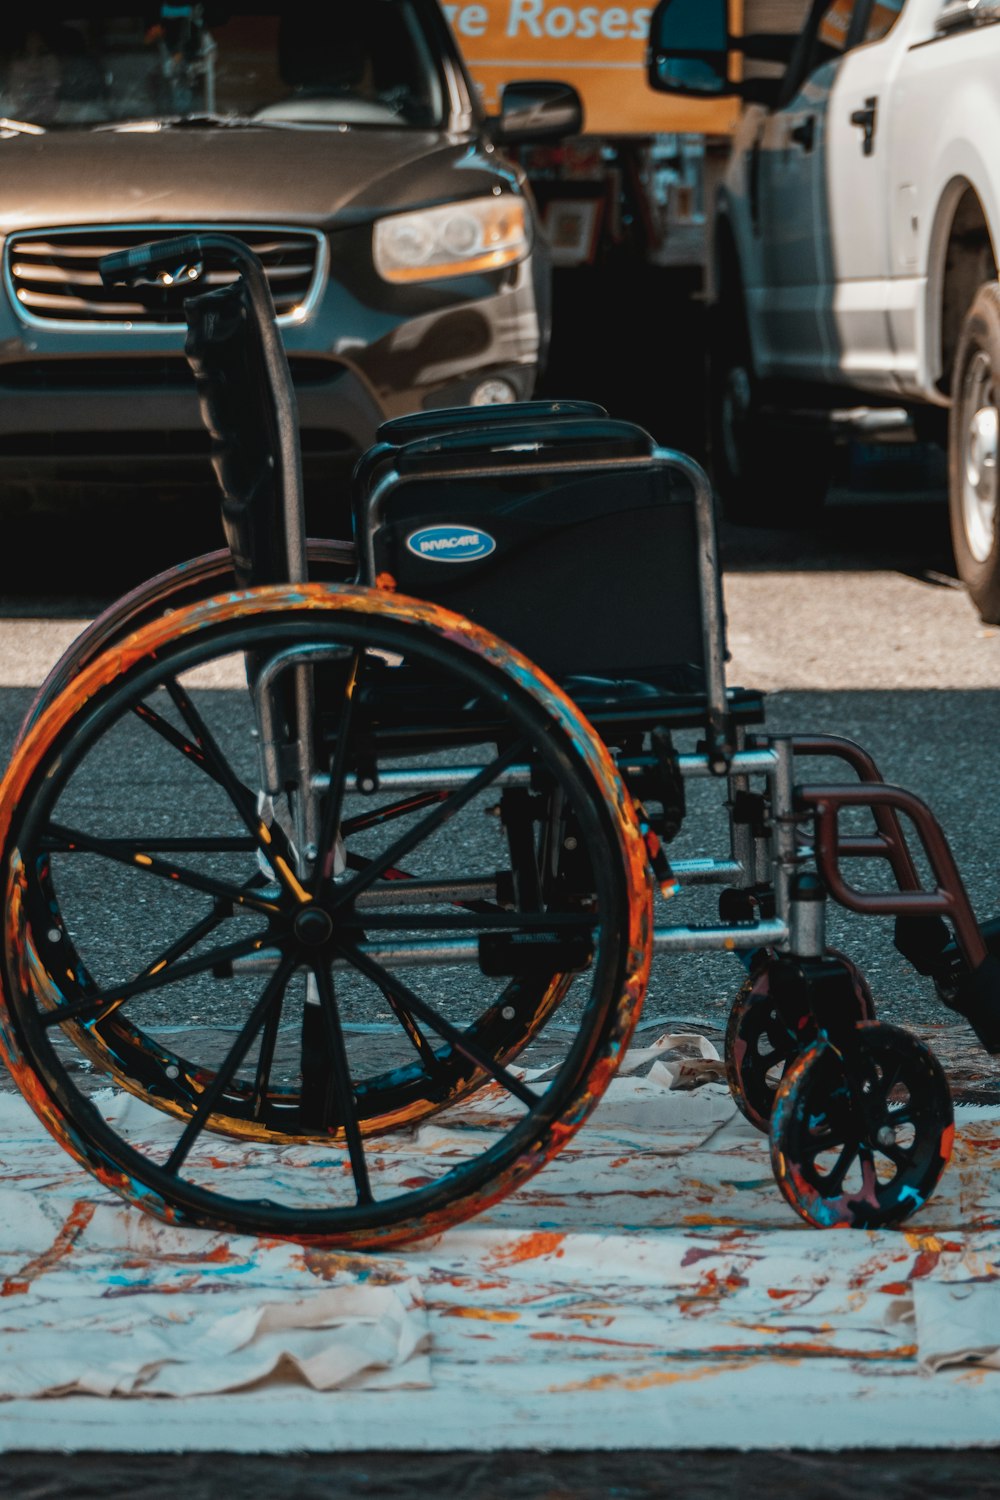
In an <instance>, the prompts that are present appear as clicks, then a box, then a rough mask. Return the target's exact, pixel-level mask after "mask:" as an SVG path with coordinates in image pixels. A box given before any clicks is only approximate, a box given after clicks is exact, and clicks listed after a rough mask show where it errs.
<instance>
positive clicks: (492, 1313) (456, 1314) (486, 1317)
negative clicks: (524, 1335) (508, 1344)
mask: <svg viewBox="0 0 1000 1500" xmlns="http://www.w3.org/2000/svg"><path fill="white" fill-rule="evenodd" d="M442 1316H443V1317H445V1318H477V1319H479V1320H480V1321H481V1322H483V1323H517V1322H519V1320H520V1317H521V1314H520V1313H518V1312H501V1311H500V1309H499V1308H495V1307H448V1308H445V1310H444V1312H443V1314H442Z"/></svg>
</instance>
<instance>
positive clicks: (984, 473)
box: [948, 281, 1000, 625]
mask: <svg viewBox="0 0 1000 1500" xmlns="http://www.w3.org/2000/svg"><path fill="white" fill-rule="evenodd" d="M997 383H1000V285H998V284H997V282H995V281H987V282H986V283H985V284H984V285H983V286H981V287H980V288H979V291H978V292H977V293H976V295H975V297H974V298H973V301H972V306H971V307H970V308H969V311H968V312H967V313H966V315H965V322H964V323H963V324H962V332H961V334H960V336H959V340H958V348H957V350H956V352H955V363H954V366H953V369H952V382H951V397H952V399H951V413H950V416H949V420H948V512H949V517H950V521H951V545H952V551H953V552H954V555H955V567H956V570H957V572H958V576H959V578H960V579H961V580H962V582H963V583H964V584H965V587H966V590H967V591H968V594H969V597H970V599H971V600H972V602H973V604H974V605H975V606H976V609H977V610H978V611H979V614H980V617H981V618H982V619H983V620H984V621H986V622H987V624H990V625H996V624H1000V532H998V527H997V499H998V484H997V480H998V475H997V462H998V457H1000V451H998V450H1000V413H998V410H997V404H998V391H997Z"/></svg>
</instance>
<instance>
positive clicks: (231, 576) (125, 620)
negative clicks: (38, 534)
mask: <svg viewBox="0 0 1000 1500" xmlns="http://www.w3.org/2000/svg"><path fill="white" fill-rule="evenodd" d="M306 555H307V558H308V563H309V577H310V578H311V579H312V580H313V582H315V583H349V582H350V581H351V579H352V578H354V577H355V575H356V571H357V557H356V555H355V549H354V545H353V543H352V542H338V541H330V540H327V539H326V538H325V537H310V538H309V540H308V541H307V543H306ZM236 587H238V585H237V582H236V577H235V570H234V566H233V555H232V553H231V552H230V550H229V548H228V547H223V548H220V549H219V551H218V552H205V553H203V554H202V555H201V556H200V557H192V558H189V559H188V560H187V561H186V562H183V563H175V564H174V565H173V566H172V567H170V568H166V569H165V570H164V571H163V572H162V573H157V574H156V576H155V577H154V578H147V579H145V580H144V581H143V582H142V583H140V584H137V585H136V587H135V588H134V589H130V590H129V591H128V593H127V594H123V595H122V596H121V598H120V599H116V600H114V602H113V603H111V604H109V605H108V607H107V608H106V609H104V610H102V611H101V613H100V614H99V615H98V616H97V617H96V619H94V620H91V622H90V624H89V625H88V626H87V627H86V628H85V629H84V630H81V632H80V634H79V635H78V636H77V637H76V639H75V640H74V641H72V642H71V644H70V645H69V646H68V647H67V649H66V650H65V651H64V652H63V654H62V656H60V657H59V659H58V661H56V662H55V663H54V664H53V666H52V668H51V670H50V671H49V673H48V675H47V676H46V678H45V681H44V682H43V683H42V684H41V686H40V687H39V689H38V691H37V693H36V694H35V696H34V698H33V699H32V701H31V704H30V706H29V708H28V712H27V713H26V714H25V716H24V719H23V721H22V723H21V727H20V729H19V730H18V733H17V739H16V741H15V748H16V746H17V745H19V744H20V743H21V741H22V740H23V739H24V736H25V735H26V734H27V732H28V730H29V729H30V728H31V726H32V724H33V723H34V722H35V720H36V719H37V718H38V717H39V715H40V714H41V713H42V712H43V710H44V709H46V708H48V706H49V704H50V703H51V702H52V701H53V700H54V699H55V698H56V697H58V695H59V694H60V693H61V692H62V691H63V689H64V688H65V687H67V686H68V685H69V683H70V682H72V680H73V678H74V677H76V676H78V675H79V673H80V672H82V671H83V668H84V667H85V666H87V665H88V663H90V662H92V661H94V660H95V659H96V658H97V657H98V656H100V654H101V652H102V651H107V649H108V647H109V646H114V645H116V644H117V643H118V642H119V641H122V640H124V639H125V638H126V636H128V635H131V633H132V631H133V630H138V629H139V628H140V627H141V626H143V625H146V624H148V623H149V622H150V621H151V620H157V619H159V618H161V616H163V615H166V614H169V613H172V612H173V611H174V610H176V609H182V608H183V607H184V606H185V605H186V604H196V603H198V602H199V601H200V600H202V599H210V598H211V597H212V595H213V594H221V593H223V592H224V591H225V590H226V589H231V588H236Z"/></svg>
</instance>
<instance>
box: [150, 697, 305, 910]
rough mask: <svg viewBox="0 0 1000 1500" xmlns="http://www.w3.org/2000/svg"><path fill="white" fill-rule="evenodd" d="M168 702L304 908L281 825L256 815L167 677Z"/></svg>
mask: <svg viewBox="0 0 1000 1500" xmlns="http://www.w3.org/2000/svg"><path fill="white" fill-rule="evenodd" d="M163 685H164V687H165V688H166V690H167V692H168V693H169V694H170V697H171V699H172V700H173V702H174V704H175V705H176V708H177V711H178V713H179V714H180V715H181V717H182V719H183V720H184V722H185V724H187V726H188V728H189V729H190V731H191V733H192V734H193V735H194V738H195V743H196V744H197V746H198V749H199V750H200V751H201V752H202V754H203V755H204V756H205V759H206V769H207V770H208V772H209V774H210V775H211V776H212V778H213V780H215V781H217V782H218V783H219V785H220V786H221V787H222V789H223V791H224V792H225V793H226V795H227V797H228V798H229V800H230V802H231V803H232V804H233V807H234V808H235V809H236V812H237V813H238V814H239V817H240V820H241V821H242V822H243V824H244V825H245V826H246V828H247V830H248V832H249V833H250V834H251V836H252V838H253V840H254V842H255V844H256V846H257V848H258V849H259V851H260V853H261V854H262V855H263V856H264V858H265V859H266V860H267V862H268V864H269V865H270V866H271V867H272V869H274V871H275V873H276V874H277V876H278V878H279V880H280V881H281V882H282V884H283V885H284V886H285V887H286V888H287V889H288V890H290V891H291V892H292V893H293V895H295V897H296V898H297V899H298V900H299V901H301V902H302V903H303V904H304V903H305V902H307V901H308V900H309V895H308V892H307V891H304V890H303V888H302V886H301V885H300V883H299V881H298V878H297V877H296V875H295V872H294V870H293V869H292V861H293V856H292V852H291V848H290V846H289V842H288V838H287V836H286V834H285V833H284V831H283V829H282V828H281V826H280V824H278V823H274V824H272V825H271V827H268V825H267V824H266V823H265V822H264V820H263V818H262V817H261V816H260V814H259V813H258V811H257V798H256V795H255V793H253V792H252V791H251V790H250V788H249V787H248V786H245V785H244V783H243V782H242V781H241V780H240V779H239V777H238V776H237V775H236V773H235V772H234V770H233V769H232V767H231V766H230V764H229V762H228V761H227V760H226V758H225V756H224V755H223V753H222V751H221V749H220V748H219V745H218V744H217V743H216V740H215V737H214V736H213V734H212V732H211V730H210V729H209V727H208V725H207V724H206V723H205V721H204V720H203V719H202V717H201V715H200V714H199V712H198V710H197V709H196V708H195V706H194V704H193V703H192V702H191V699H190V697H189V696H188V694H187V693H186V692H185V691H184V689H183V688H182V687H181V685H180V683H179V682H178V681H177V679H176V678H174V677H168V678H166V679H165V680H164V683H163Z"/></svg>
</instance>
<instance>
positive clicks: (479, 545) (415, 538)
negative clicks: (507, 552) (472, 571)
mask: <svg viewBox="0 0 1000 1500" xmlns="http://www.w3.org/2000/svg"><path fill="white" fill-rule="evenodd" d="M406 545H407V547H408V548H409V550H410V551H411V552H412V553H414V554H415V556H417V557H429V558H431V559H433V561H434V562H453V563H462V562H474V561H475V560H476V559H477V558H480V557H489V555H490V553H491V552H495V551H496V545H497V544H496V542H495V541H494V539H493V538H492V537H491V536H490V534H489V532H487V531H479V530H478V529H474V528H473V527H471V526H424V527H423V528H422V529H421V530H420V531H411V533H410V535H409V536H408V537H407V538H406Z"/></svg>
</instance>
